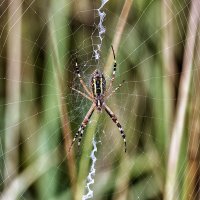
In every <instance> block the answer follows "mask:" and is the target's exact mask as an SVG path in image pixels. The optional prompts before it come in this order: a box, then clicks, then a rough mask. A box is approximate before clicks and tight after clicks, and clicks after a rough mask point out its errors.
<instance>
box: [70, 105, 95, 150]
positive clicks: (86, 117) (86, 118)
mask: <svg viewBox="0 0 200 200" xmlns="http://www.w3.org/2000/svg"><path fill="white" fill-rule="evenodd" d="M94 109H95V104H94V103H93V104H92V106H91V107H90V109H89V111H88V112H87V114H86V116H85V118H84V120H83V122H82V123H81V126H80V128H79V129H78V131H77V133H76V135H75V136H74V139H73V141H72V144H71V146H70V148H69V151H70V149H71V148H72V146H73V144H74V142H75V141H76V139H77V137H78V136H79V134H80V136H79V138H78V151H79V150H80V144H81V139H82V136H83V132H84V129H85V127H86V126H87V124H88V122H89V120H90V118H91V116H92V114H93V112H94Z"/></svg>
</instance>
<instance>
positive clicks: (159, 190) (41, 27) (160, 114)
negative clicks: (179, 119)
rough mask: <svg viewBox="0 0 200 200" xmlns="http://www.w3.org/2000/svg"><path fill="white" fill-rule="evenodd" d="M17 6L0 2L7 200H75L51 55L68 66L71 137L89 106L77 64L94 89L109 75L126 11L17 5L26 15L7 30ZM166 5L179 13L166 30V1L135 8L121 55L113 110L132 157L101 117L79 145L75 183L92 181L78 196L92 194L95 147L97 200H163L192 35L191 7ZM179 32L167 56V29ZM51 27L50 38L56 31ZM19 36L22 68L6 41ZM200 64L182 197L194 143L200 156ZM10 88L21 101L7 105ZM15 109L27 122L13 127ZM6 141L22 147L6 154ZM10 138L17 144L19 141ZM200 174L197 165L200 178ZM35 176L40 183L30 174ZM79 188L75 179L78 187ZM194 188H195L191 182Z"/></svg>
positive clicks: (67, 4)
mask: <svg viewBox="0 0 200 200" xmlns="http://www.w3.org/2000/svg"><path fill="white" fill-rule="evenodd" d="M13 3H14V1H9V2H7V1H2V2H1V3H0V19H1V22H0V25H1V31H0V41H1V45H0V47H1V49H0V51H1V55H0V56H1V62H0V64H1V65H2V66H3V67H2V68H1V69H0V71H1V75H0V80H1V86H2V87H1V88H0V93H1V105H0V112H1V116H4V120H2V122H1V123H0V126H1V132H0V133H1V140H0V149H1V169H3V171H1V186H0V189H1V190H2V196H1V197H2V199H4V198H5V199H6V198H7V199H8V197H9V199H13V197H14V195H15V194H17V195H16V196H18V198H19V199H72V193H73V192H74V191H73V188H72V187H71V185H72V181H70V178H69V177H70V172H69V171H67V170H66V166H69V165H67V162H68V161H67V155H66V152H65V150H64V149H65V142H64V139H63V135H62V131H63V124H62V123H61V119H62V116H61V115H60V112H59V109H60V103H59V100H58V96H59V91H58V87H57V86H56V81H55V75H56V74H57V73H58V71H56V70H55V68H56V66H55V63H53V61H52V60H54V57H55V55H54V52H53V48H52V46H51V43H52V37H53V38H54V39H55V42H54V45H55V47H56V49H57V50H58V60H59V64H60V66H61V67H60V68H61V79H60V80H59V81H60V82H61V83H62V84H63V85H64V90H63V93H62V99H64V103H65V107H66V108H67V113H66V114H67V116H68V120H69V121H68V125H70V129H71V134H72V137H73V136H74V135H75V134H76V132H77V130H78V128H79V126H80V125H81V122H82V120H83V119H84V117H85V115H86V113H87V111H88V110H89V108H90V106H91V102H90V101H89V100H88V99H86V98H84V97H83V96H82V95H81V94H78V93H77V92H75V91H73V90H72V89H71V87H73V88H76V89H77V90H80V91H83V88H82V85H81V84H80V82H79V79H78V77H77V74H76V72H75V58H76V55H77V58H78V65H79V68H80V73H81V75H82V77H83V80H84V82H85V83H86V85H87V86H88V87H90V84H89V80H90V77H91V73H92V72H93V71H94V70H95V69H99V70H101V71H103V70H104V66H105V65H106V62H107V59H108V55H109V53H110V51H111V49H110V46H111V44H112V42H113V39H114V37H115V36H116V34H119V33H118V32H116V26H117V24H118V22H119V21H120V20H123V19H122V18H120V13H121V10H122V7H123V4H124V2H123V1H118V3H117V4H114V2H113V1H111V0H109V1H108V2H106V1H105V2H103V3H102V2H101V1H100V0H99V1H95V0H92V1H89V0H85V1H77V0H72V1H64V0H63V1H60V2H59V3H58V2H57V3H56V1H53V0H52V1H50V2H48V1H36V0H30V1H19V4H18V6H19V5H20V4H22V16H21V18H20V17H19V18H17V19H16V21H15V22H14V24H13V25H11V26H10V27H9V23H10V21H11V19H13V17H15V14H13V15H12V16H9V12H8V10H9V9H10V8H11V6H12V4H13ZM170 4H171V5H170ZM164 5H165V6H166V7H167V8H168V9H169V10H170V8H171V9H172V10H171V13H170V16H171V17H170V18H169V19H167V21H166V22H163V21H162V19H161V16H162V12H161V7H162V6H163V5H162V4H161V2H160V1H156V0H151V1H146V2H144V1H140V0H137V1H133V5H132V7H131V9H132V10H131V11H130V13H129V17H128V20H127V22H126V24H125V29H124V32H123V33H122V37H121V40H120V44H119V49H118V51H117V54H116V60H117V72H116V78H115V81H114V84H113V89H114V88H116V87H117V86H118V85H119V84H120V83H121V82H122V81H123V80H125V83H124V84H123V86H122V87H121V88H120V89H119V90H118V91H117V92H116V93H114V94H113V95H112V97H111V98H110V99H109V100H108V101H107V104H108V106H109V107H110V108H111V109H112V111H113V112H114V113H115V115H116V116H117V118H118V121H119V122H120V124H121V125H122V127H123V129H124V131H125V134H126V139H127V150H128V152H127V154H125V153H124V144H123V140H122V138H121V135H120V132H119V130H118V128H117V126H116V125H115V124H114V123H113V122H112V120H111V119H110V117H109V116H108V115H107V114H106V113H105V112H102V113H99V115H100V117H99V118H98V120H96V118H93V117H92V118H91V120H90V122H89V123H88V125H87V128H86V130H85V131H84V135H83V138H82V143H81V155H80V156H79V155H78V151H77V143H75V144H74V146H73V149H74V152H75V164H76V168H77V171H78V173H77V175H76V176H77V177H81V175H82V173H83V176H84V178H83V180H82V182H84V183H82V182H81V181H80V182H81V184H80V185H81V187H82V190H81V191H82V192H81V193H80V194H76V195H80V196H79V198H80V197H82V196H83V195H84V194H86V193H87V189H86V188H85V185H86V184H87V175H88V171H89V170H90V166H91V165H92V164H91V160H90V154H91V151H89V152H88V151H86V150H85V149H86V148H87V146H91V149H92V144H94V141H96V143H95V144H96V146H97V151H95V156H96V158H97V161H96V163H95V166H94V167H95V173H96V174H95V176H94V174H93V175H92V178H93V179H94V184H93V186H92V191H93V195H94V199H120V197H121V198H122V199H162V198H163V195H164V192H163V188H164V184H165V176H166V168H167V164H166V163H167V158H168V151H169V143H170V133H171V129H172V126H173V118H174V115H175V111H174V110H175V106H176V103H177V91H178V84H179V77H180V75H181V73H180V72H181V65H182V59H183V49H184V45H185V37H186V35H187V23H188V16H187V15H188V13H189V11H190V5H191V2H190V1H186V0H184V1H176V2H170V1H169V2H168V1H166V2H165V3H164ZM101 6H102V7H101ZM19 8H20V6H19V7H16V10H15V11H13V12H14V13H15V12H17V11H18V10H19ZM100 11H101V12H100ZM155 11H156V12H155ZM21 19H22V22H21V23H22V33H21V34H20V35H19V32H16V33H15V32H14V33H13V29H14V27H15V26H17V25H18V23H19V22H20V20H21ZM173 23H174V24H175V27H176V30H175V31H176V34H175V37H174V38H173V39H174V41H173V42H172V43H171V44H170V45H168V46H164V47H163V44H162V41H163V37H164V36H163V32H167V31H168V26H170V25H171V24H173ZM51 25H52V27H53V28H52V35H51V34H50V32H49V28H50V27H51ZM32 30H33V31H32ZM11 34H13V35H14V37H16V38H17V39H18V38H20V40H21V49H22V55H21V58H20V60H16V58H11V57H8V54H9V50H8V40H9V37H10V35H11ZM197 47H198V46H197ZM197 47H196V48H197ZM170 51H173V52H175V53H174V56H175V57H176V58H173V59H174V60H172V63H171V64H172V66H173V67H171V68H167V70H166V69H163V66H164V64H163V62H164V61H163V60H164V58H163V55H166V54H168V53H169V52H170ZM195 56H196V57H195V62H194V67H193V70H192V83H191V88H192V90H191V93H192V96H193V97H192V98H191V100H190V103H189V109H188V112H189V113H190V115H189V116H192V117H191V119H190V120H188V121H187V123H186V124H188V125H186V132H187V137H185V138H184V141H183V148H182V152H181V156H180V157H181V161H180V167H179V168H178V173H177V174H178V177H179V180H180V182H179V185H178V186H177V188H176V189H177V190H178V189H180V188H182V185H183V182H184V180H185V173H187V168H186V165H187V164H188V158H187V157H186V156H185V157H184V155H186V154H191V149H190V147H189V146H187V144H191V146H192V145H194V146H195V145H196V149H195V150H194V152H195V153H196V152H199V143H198V142H197V144H196V143H195V142H196V141H198V140H197V139H196V140H195V139H194V138H195V137H194V136H193V135H191V134H190V132H195V131H196V129H197V126H198V123H197V122H196V120H197V119H198V118H197V117H196V115H198V112H197V111H196V110H197V108H198V101H195V98H198V97H199V94H198V93H199V92H198V69H199V68H198V66H199V55H198V53H196V54H195ZM17 59H19V58H17ZM162 59H163V60H162ZM9 61H10V62H11V63H13V69H14V65H15V63H16V64H17V63H20V66H21V71H20V75H21V76H20V79H19V80H16V79H15V76H11V77H9V76H8V74H7V71H8V70H7V63H8V62H9ZM112 67H113V66H110V68H112ZM105 77H106V81H107V85H108V84H109V82H110V80H111V77H110V74H105ZM167 81H170V82H171V83H172V88H173V92H174V93H173V92H172V94H170V93H168V95H165V93H164V92H163V90H164V89H165V84H166V82H167ZM9 83H11V85H12V87H15V83H16V85H17V84H19V85H20V88H21V89H20V96H19V97H15V96H14V98H11V100H9V99H8V97H7V96H8V93H7V90H11V91H12V88H8V87H7V86H8V85H9ZM163 88H164V89H163ZM11 96H12V95H11ZM193 102H195V103H194V104H193ZM165 105H170V106H171V107H170V108H169V110H170V111H169V110H167V111H166V110H165ZM17 106H19V110H17ZM9 109H16V112H18V113H19V116H18V117H17V116H16V118H17V120H14V121H12V120H10V119H12V115H15V110H14V111H12V112H11V113H9V111H10V110H9ZM168 112H169V113H168ZM170 112H171V113H170ZM166 115H170V116H171V119H169V117H168V118H167V120H166ZM12 131H14V132H15V131H16V132H18V134H16V135H17V136H16V137H13V135H12ZM10 132H11V133H10ZM91 133H92V136H91V138H94V139H93V140H92V139H86V138H89V137H87V134H91ZM8 134H9V136H10V138H9V140H11V144H12V142H13V144H14V146H11V147H9V148H7V147H6V145H7V143H6V140H8V137H7V135H8ZM12 137H13V138H15V139H16V141H13V140H14V139H12ZM197 137H198V136H197ZM15 152H17V154H15ZM194 152H193V153H194ZM195 153H194V154H195ZM196 154H197V153H196ZM196 154H195V155H196ZM9 156H11V157H12V156H14V157H15V158H16V159H15V158H13V160H11V162H8V157H9ZM13 163H14V164H13ZM83 163H88V167H87V168H88V169H87V170H85V169H80V167H81V166H84V164H83ZM90 164H91V165H90ZM10 165H11V168H12V167H13V166H14V170H13V171H12V173H9V172H10ZM198 168H199V164H197V167H196V169H198ZM68 170H69V169H68ZM83 171H86V172H85V173H84V172H83ZM31 173H34V175H30V174H31ZM191 173H192V172H191ZM197 174H199V171H198V170H196V171H195V172H194V173H193V174H192V175H193V176H197ZM23 178H24V179H23ZM23 180H25V181H24V182H23ZM74 180H75V175H74ZM78 184H79V182H78V180H77V187H78V186H79V185H78ZM190 184H191V185H192V184H193V182H192V181H191V182H189V185H190ZM198 184H199V183H198V181H197V184H196V185H195V188H194V189H193V190H192V192H195V191H196V193H195V194H196V195H198V194H199V187H198ZM72 191H73V192H72ZM77 191H79V190H78V189H77V190H76V192H77ZM77 193H78V192H77ZM182 193H183V192H182ZM182 193H181V192H180V193H178V198H180V199H181V198H182V197H183V195H184V194H182ZM4 195H5V196H4ZM6 195H8V196H6ZM9 195H10V196H9ZM190 199H193V197H192V196H191V197H190Z"/></svg>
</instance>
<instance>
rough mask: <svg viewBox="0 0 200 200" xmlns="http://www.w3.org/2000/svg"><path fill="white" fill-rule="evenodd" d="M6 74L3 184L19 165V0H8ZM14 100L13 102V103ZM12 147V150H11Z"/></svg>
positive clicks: (9, 179) (20, 10) (20, 12)
mask: <svg viewBox="0 0 200 200" xmlns="http://www.w3.org/2000/svg"><path fill="white" fill-rule="evenodd" d="M9 2H10V6H9V9H8V17H9V20H8V33H7V34H8V43H7V75H6V80H7V81H6V120H5V126H6V132H5V135H6V136H5V140H6V144H5V152H6V157H5V166H6V167H5V185H7V184H8V183H9V182H10V181H11V180H12V179H13V177H15V176H16V174H17V171H18V166H19V150H18V145H19V125H18V123H19V120H20V99H21V93H20V89H21V16H22V5H21V0H15V1H13V0H10V1H9ZM13 102H14V103H13ZM12 149H14V150H12Z"/></svg>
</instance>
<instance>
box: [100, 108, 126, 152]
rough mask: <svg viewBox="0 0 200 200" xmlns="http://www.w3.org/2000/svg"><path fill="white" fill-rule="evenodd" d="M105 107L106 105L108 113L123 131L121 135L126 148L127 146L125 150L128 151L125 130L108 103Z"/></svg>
mask: <svg viewBox="0 0 200 200" xmlns="http://www.w3.org/2000/svg"><path fill="white" fill-rule="evenodd" d="M104 107H105V110H106V112H107V113H108V115H109V116H110V118H111V119H112V120H113V122H114V123H115V124H116V125H117V127H118V129H119V131H120V133H121V136H122V138H123V140H124V148H125V149H124V150H125V152H126V135H125V133H124V130H123V128H122V126H121V124H120V123H119V122H118V120H117V117H116V116H115V114H114V113H113V112H112V110H111V109H110V108H109V107H108V106H107V105H106V104H105V105H104Z"/></svg>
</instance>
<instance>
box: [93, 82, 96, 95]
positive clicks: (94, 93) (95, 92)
mask: <svg viewBox="0 0 200 200" xmlns="http://www.w3.org/2000/svg"><path fill="white" fill-rule="evenodd" d="M93 82H94V96H96V95H97V91H96V90H97V86H96V79H94V78H93Z"/></svg>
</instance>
